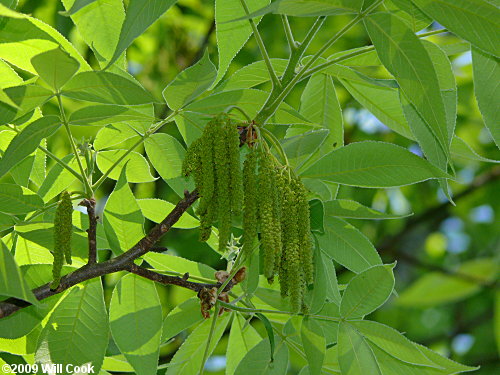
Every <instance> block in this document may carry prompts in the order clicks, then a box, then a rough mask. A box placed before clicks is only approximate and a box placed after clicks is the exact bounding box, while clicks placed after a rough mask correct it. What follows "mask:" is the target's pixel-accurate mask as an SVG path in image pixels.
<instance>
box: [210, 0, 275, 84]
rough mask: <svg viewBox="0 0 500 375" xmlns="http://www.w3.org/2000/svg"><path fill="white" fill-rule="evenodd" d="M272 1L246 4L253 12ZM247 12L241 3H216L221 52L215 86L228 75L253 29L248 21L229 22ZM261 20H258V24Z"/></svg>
mask: <svg viewBox="0 0 500 375" xmlns="http://www.w3.org/2000/svg"><path fill="white" fill-rule="evenodd" d="M269 1H270V0H254V1H248V2H246V4H247V6H248V8H249V11H250V12H253V11H255V10H257V9H259V8H261V7H263V6H265V5H267V4H269ZM244 16H245V11H244V9H243V6H242V5H241V2H240V1H233V0H216V1H215V27H216V35H217V48H218V51H219V70H218V72H217V78H216V79H215V82H214V85H216V84H217V83H218V82H219V81H220V80H221V79H222V78H223V77H224V75H225V74H226V71H227V68H228V67H229V64H230V63H231V61H232V60H233V59H234V57H235V56H236V54H237V53H238V52H239V51H240V49H241V48H243V46H244V45H245V43H246V42H247V40H248V38H250V35H252V28H251V26H250V24H249V22H248V21H247V20H241V21H237V22H230V23H229V22H228V21H232V20H234V19H236V18H240V17H244ZM258 21H259V20H256V24H258Z"/></svg>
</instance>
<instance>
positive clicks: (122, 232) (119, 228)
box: [103, 170, 144, 254]
mask: <svg viewBox="0 0 500 375" xmlns="http://www.w3.org/2000/svg"><path fill="white" fill-rule="evenodd" d="M103 222H104V231H105V233H106V237H107V239H108V242H109V245H110V246H111V250H113V252H114V253H115V254H120V253H122V252H124V251H126V250H128V249H129V248H131V247H132V246H134V245H135V244H136V243H137V241H139V240H140V239H141V238H142V237H143V236H144V228H143V225H144V218H143V217H142V214H141V210H140V208H139V205H138V204H137V202H136V200H135V197H134V195H133V194H132V191H131V190H130V187H129V185H128V182H127V180H126V177H125V170H122V173H121V175H120V178H119V179H118V181H117V182H116V185H115V188H114V190H113V192H112V193H111V195H110V196H109V198H108V200H107V202H106V207H105V208H104V219H103Z"/></svg>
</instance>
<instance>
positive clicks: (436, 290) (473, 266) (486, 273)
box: [397, 258, 499, 308]
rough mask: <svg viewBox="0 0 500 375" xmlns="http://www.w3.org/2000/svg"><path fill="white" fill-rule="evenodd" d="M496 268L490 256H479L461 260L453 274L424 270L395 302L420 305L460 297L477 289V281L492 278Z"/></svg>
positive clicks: (451, 300)
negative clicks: (478, 257)
mask: <svg viewBox="0 0 500 375" xmlns="http://www.w3.org/2000/svg"><path fill="white" fill-rule="evenodd" d="M498 271H499V268H498V265H497V264H496V262H495V261H494V260H493V259H489V258H483V259H474V260H471V261H468V262H464V263H463V264H462V265H461V266H460V267H459V268H458V269H457V271H456V272H457V276H453V275H447V274H444V273H440V272H431V273H427V274H425V275H424V276H422V277H421V278H419V279H417V280H416V281H415V282H414V283H413V284H411V285H410V286H409V287H408V288H407V289H406V290H404V291H403V292H402V293H401V294H400V297H399V299H398V301H397V302H398V304H399V305H401V306H408V307H416V308H422V307H428V306H437V305H442V304H446V303H451V302H455V301H460V300H462V299H464V298H467V297H469V296H471V295H473V294H475V293H477V292H478V291H480V290H481V283H488V282H491V281H493V280H495V278H496V277H497V275H498ZM460 275H461V277H460Z"/></svg>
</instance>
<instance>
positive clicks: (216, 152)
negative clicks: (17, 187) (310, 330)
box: [183, 114, 313, 311]
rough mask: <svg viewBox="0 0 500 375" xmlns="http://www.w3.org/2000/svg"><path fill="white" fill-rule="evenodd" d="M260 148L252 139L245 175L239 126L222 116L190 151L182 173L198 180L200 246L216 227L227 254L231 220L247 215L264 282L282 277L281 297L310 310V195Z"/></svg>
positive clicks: (248, 242) (247, 238)
mask: <svg viewBox="0 0 500 375" xmlns="http://www.w3.org/2000/svg"><path fill="white" fill-rule="evenodd" d="M240 128H241V127H240ZM261 142H264V140H257V141H256V142H255V140H254V139H252V137H250V139H249V141H248V147H249V152H248V153H247V155H246V158H245V161H244V163H243V171H241V166H240V134H239V131H238V124H237V123H236V122H235V121H233V120H231V119H230V118H229V117H228V116H227V115H225V114H223V115H219V116H218V117H216V118H214V119H213V120H212V121H210V122H209V123H208V124H207V125H206V127H205V129H204V132H203V134H202V136H201V137H200V138H199V139H197V140H196V141H195V142H193V143H192V145H191V146H190V147H189V149H188V151H187V154H186V158H185V160H184V165H183V172H184V174H185V175H186V176H189V175H191V174H192V175H193V176H194V180H195V184H196V187H197V189H198V191H199V195H200V204H199V206H198V210H197V214H198V216H199V217H200V240H202V241H206V240H207V239H208V238H209V236H210V233H211V228H212V225H214V224H215V223H216V222H217V224H218V228H219V249H220V250H221V251H225V249H226V245H227V243H228V241H229V240H230V236H231V224H232V219H233V217H235V216H236V215H238V214H240V213H241V211H243V240H242V242H243V250H242V251H244V252H246V253H247V254H250V253H251V252H252V251H253V250H254V249H255V248H257V247H260V251H261V252H262V254H263V259H264V267H263V269H264V275H265V277H266V278H267V279H268V280H269V282H272V281H273V280H274V276H275V275H276V274H277V275H278V277H279V282H280V287H281V294H282V295H283V296H290V300H291V307H292V309H293V310H294V311H298V310H301V309H304V308H305V306H304V304H303V297H304V292H305V290H306V286H307V284H310V283H312V281H313V280H312V279H313V247H312V239H311V231H310V222H309V220H310V219H309V204H308V200H307V196H306V193H307V192H306V189H305V187H304V185H303V184H302V182H301V181H300V179H298V178H297V177H295V176H293V174H292V173H291V172H290V170H288V169H287V168H285V167H283V166H281V165H280V164H279V163H278V162H277V160H276V159H275V158H274V156H272V155H271V154H270V152H269V150H267V148H265V147H263V144H262V143H261ZM259 143H260V144H259ZM259 233H260V238H259Z"/></svg>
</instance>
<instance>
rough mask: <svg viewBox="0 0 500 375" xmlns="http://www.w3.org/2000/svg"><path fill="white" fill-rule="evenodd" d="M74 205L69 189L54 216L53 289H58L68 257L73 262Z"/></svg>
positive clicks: (61, 199) (62, 195) (62, 196)
mask: <svg viewBox="0 0 500 375" xmlns="http://www.w3.org/2000/svg"><path fill="white" fill-rule="evenodd" d="M72 214H73V205H72V203H71V197H70V195H69V193H68V192H67V191H65V192H63V193H62V194H61V196H60V199H59V203H58V204H57V208H56V214H55V217H54V251H53V253H52V255H53V256H54V263H53V264H52V277H53V281H52V283H51V284H50V287H51V289H56V288H57V287H58V286H59V283H60V281H61V270H62V266H63V263H64V258H66V263H67V264H71V263H72V260H71V234H72V233H73V220H72V219H73V218H72Z"/></svg>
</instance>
